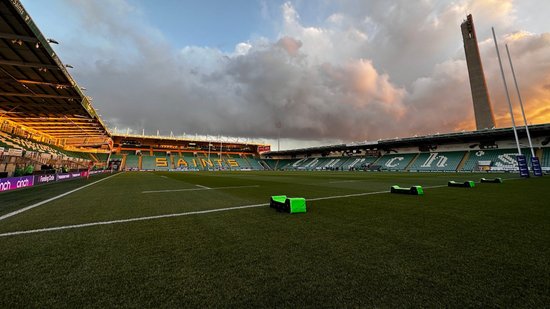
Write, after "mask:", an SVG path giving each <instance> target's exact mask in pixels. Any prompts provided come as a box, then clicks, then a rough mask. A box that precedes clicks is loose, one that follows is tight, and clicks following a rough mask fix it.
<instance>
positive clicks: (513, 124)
mask: <svg viewBox="0 0 550 309" xmlns="http://www.w3.org/2000/svg"><path fill="white" fill-rule="evenodd" d="M491 30H492V31H493V39H494V42H495V49H496V50H497V57H498V64H499V66H500V74H501V75H502V83H503V84H504V91H505V92H506V100H507V101H508V107H509V108H510V117H511V118H512V128H513V129H514V136H515V138H516V145H517V147H518V155H521V148H520V147H519V138H518V131H517V130H516V120H515V119H514V110H513V109H512V101H510V93H508V85H507V84H506V76H504V69H503V68H502V60H501V59H500V52H499V50H498V42H497V36H496V34H495V28H494V27H491Z"/></svg>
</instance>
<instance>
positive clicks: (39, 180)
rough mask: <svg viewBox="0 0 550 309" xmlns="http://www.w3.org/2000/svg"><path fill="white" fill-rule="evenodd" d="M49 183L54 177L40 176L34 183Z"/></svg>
mask: <svg viewBox="0 0 550 309" xmlns="http://www.w3.org/2000/svg"><path fill="white" fill-rule="evenodd" d="M50 181H55V175H53V174H52V175H40V176H36V182H37V183H45V182H46V183H47V182H50Z"/></svg>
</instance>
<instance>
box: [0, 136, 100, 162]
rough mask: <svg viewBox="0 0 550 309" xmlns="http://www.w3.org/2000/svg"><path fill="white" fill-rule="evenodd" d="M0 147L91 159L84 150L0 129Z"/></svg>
mask: <svg viewBox="0 0 550 309" xmlns="http://www.w3.org/2000/svg"><path fill="white" fill-rule="evenodd" d="M0 147H4V148H5V149H10V148H13V149H21V150H25V151H33V152H37V153H49V154H52V155H55V156H57V157H67V158H74V159H83V160H92V158H91V157H90V155H89V154H88V153H86V152H76V151H67V150H64V149H62V148H60V147H57V146H53V145H49V144H46V143H42V142H39V141H35V140H31V139H27V138H24V137H21V136H17V135H13V134H9V133H7V132H2V131H0Z"/></svg>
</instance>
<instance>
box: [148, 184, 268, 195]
mask: <svg viewBox="0 0 550 309" xmlns="http://www.w3.org/2000/svg"><path fill="white" fill-rule="evenodd" d="M197 186H199V185H197ZM258 187H259V185H254V186H232V187H217V188H209V187H203V186H201V188H191V189H172V190H154V191H143V192H141V193H145V194H148V193H166V192H184V191H205V190H225V189H241V188H258Z"/></svg>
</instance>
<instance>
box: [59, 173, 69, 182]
mask: <svg viewBox="0 0 550 309" xmlns="http://www.w3.org/2000/svg"><path fill="white" fill-rule="evenodd" d="M67 179H71V174H57V180H58V181H59V180H67Z"/></svg>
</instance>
